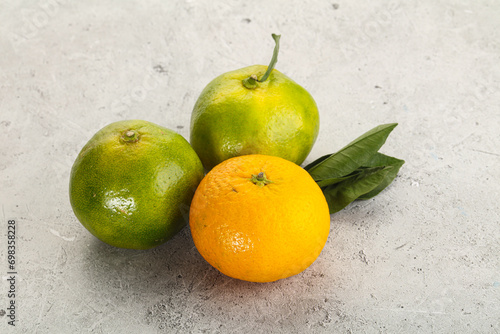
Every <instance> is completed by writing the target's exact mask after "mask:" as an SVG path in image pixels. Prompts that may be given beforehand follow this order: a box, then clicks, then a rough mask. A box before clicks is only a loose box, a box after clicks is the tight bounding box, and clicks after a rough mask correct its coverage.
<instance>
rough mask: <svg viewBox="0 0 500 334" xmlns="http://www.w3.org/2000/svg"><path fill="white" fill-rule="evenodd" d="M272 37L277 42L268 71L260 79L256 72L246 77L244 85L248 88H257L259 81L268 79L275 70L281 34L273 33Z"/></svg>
mask: <svg viewBox="0 0 500 334" xmlns="http://www.w3.org/2000/svg"><path fill="white" fill-rule="evenodd" d="M272 37H273V39H274V42H275V43H276V44H275V46H274V51H273V57H272V58H271V62H270V63H269V66H268V67H267V71H266V73H264V75H263V76H262V78H260V80H259V79H258V78H257V76H256V75H255V74H252V75H251V76H249V77H248V78H246V79H243V86H245V87H246V88H248V89H255V88H257V86H258V84H257V83H258V82H264V81H266V80H267V78H268V77H269V75H270V74H271V72H272V71H273V70H274V66H276V63H277V62H278V52H279V49H280V38H281V35H276V34H272Z"/></svg>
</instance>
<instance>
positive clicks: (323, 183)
mask: <svg viewBox="0 0 500 334" xmlns="http://www.w3.org/2000/svg"><path fill="white" fill-rule="evenodd" d="M358 174H359V172H357V171H355V172H354V173H352V174H350V175H347V176H345V177H337V178H332V179H326V180H321V181H318V182H316V183H317V184H318V186H319V187H320V188H324V187H326V186H330V185H332V184H337V183H339V182H342V181H344V180H347V179H350V178H351V177H355V176H356V175H358Z"/></svg>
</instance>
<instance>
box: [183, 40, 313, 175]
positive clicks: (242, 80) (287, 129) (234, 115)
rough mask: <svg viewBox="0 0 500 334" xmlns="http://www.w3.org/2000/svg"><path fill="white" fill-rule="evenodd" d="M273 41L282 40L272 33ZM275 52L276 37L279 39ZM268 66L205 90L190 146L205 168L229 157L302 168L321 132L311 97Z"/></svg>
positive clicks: (245, 71) (234, 74)
mask: <svg viewBox="0 0 500 334" xmlns="http://www.w3.org/2000/svg"><path fill="white" fill-rule="evenodd" d="M273 36H274V37H279V36H276V35H273ZM275 40H276V48H277V47H278V45H279V43H278V40H279V38H278V39H276V38H275ZM274 54H275V56H276V57H273V60H272V61H271V64H270V66H268V67H266V66H263V65H254V66H249V67H245V68H242V69H239V70H235V71H231V72H227V73H224V74H222V75H220V76H218V77H217V78H215V79H214V80H213V81H211V82H210V83H209V84H208V85H207V86H206V87H205V88H204V89H203V91H202V92H201V95H200V96H199V98H198V99H197V101H196V103H195V105H194V108H193V111H192V114H191V133H190V143H191V145H192V146H193V148H194V150H195V151H196V153H198V156H199V157H200V159H201V161H202V163H203V165H204V166H205V168H206V169H208V170H209V169H211V168H213V167H214V166H215V165H217V164H219V163H220V162H222V161H224V160H226V159H229V158H231V157H235V156H240V155H247V154H265V155H272V156H278V157H282V158H284V159H287V160H290V161H292V162H294V163H296V164H298V165H300V164H301V163H302V162H303V161H304V160H305V158H306V157H307V155H308V154H309V152H310V151H311V148H312V146H313V145H314V142H315V141H316V137H317V135H318V131H319V113H318V108H317V106H316V102H315V101H314V99H313V98H312V96H311V95H310V94H309V93H308V92H307V91H306V90H305V89H304V88H303V87H301V86H300V85H299V84H297V83H296V82H294V81H293V80H292V79H290V78H289V77H287V76H286V75H284V74H282V73H281V72H279V71H277V70H275V69H273V68H274V64H275V63H276V61H277V49H275V53H274Z"/></svg>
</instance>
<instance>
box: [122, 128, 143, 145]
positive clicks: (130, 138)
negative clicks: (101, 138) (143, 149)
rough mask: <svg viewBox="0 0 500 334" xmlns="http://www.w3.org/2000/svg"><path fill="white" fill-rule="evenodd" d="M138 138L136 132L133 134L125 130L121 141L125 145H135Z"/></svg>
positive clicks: (131, 131) (132, 131)
mask: <svg viewBox="0 0 500 334" xmlns="http://www.w3.org/2000/svg"><path fill="white" fill-rule="evenodd" d="M139 138H140V135H139V134H138V133H137V132H135V131H134V130H126V131H125V132H123V135H122V138H121V139H122V140H123V141H124V142H125V143H135V142H137V141H139Z"/></svg>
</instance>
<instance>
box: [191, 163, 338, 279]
mask: <svg viewBox="0 0 500 334" xmlns="http://www.w3.org/2000/svg"><path fill="white" fill-rule="evenodd" d="M189 222H190V223H189V224H190V228H191V234H192V236H193V241H194V243H195V246H196V248H197V249H198V251H199V253H200V254H201V255H202V256H203V258H205V260H206V261H207V262H208V263H210V264H211V265H212V266H213V267H215V268H216V269H218V270H219V271H220V272H222V273H223V274H225V275H227V276H230V277H233V278H237V279H240V280H245V281H251V282H271V281H276V280H279V279H282V278H286V277H289V276H292V275H295V274H298V273H300V272H302V271H303V270H305V269H306V268H307V267H309V266H310V265H311V264H312V263H313V262H314V261H315V260H316V258H317V257H318V256H319V254H320V253H321V250H322V249H323V247H324V245H325V243H326V240H327V238H328V234H329V231H330V214H329V211H328V204H327V203H326V200H325V197H324V196H323V193H322V192H321V189H320V188H319V186H318V185H317V184H316V183H315V182H314V180H313V179H312V178H311V176H310V175H309V174H308V173H307V172H306V171H305V170H304V169H302V168H301V167H299V166H297V165H296V164H294V163H292V162H290V161H288V160H285V159H282V158H279V157H273V156H266V155H259V154H256V155H246V156H240V157H235V158H230V159H228V160H226V161H224V162H222V163H221V164H219V165H217V166H216V167H215V168H213V169H212V170H211V171H210V172H209V173H208V174H207V175H206V176H205V178H204V179H203V180H202V181H201V183H200V185H199V186H198V189H197V190H196V193H195V195H194V198H193V201H192V203H191V209H190V214H189Z"/></svg>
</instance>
